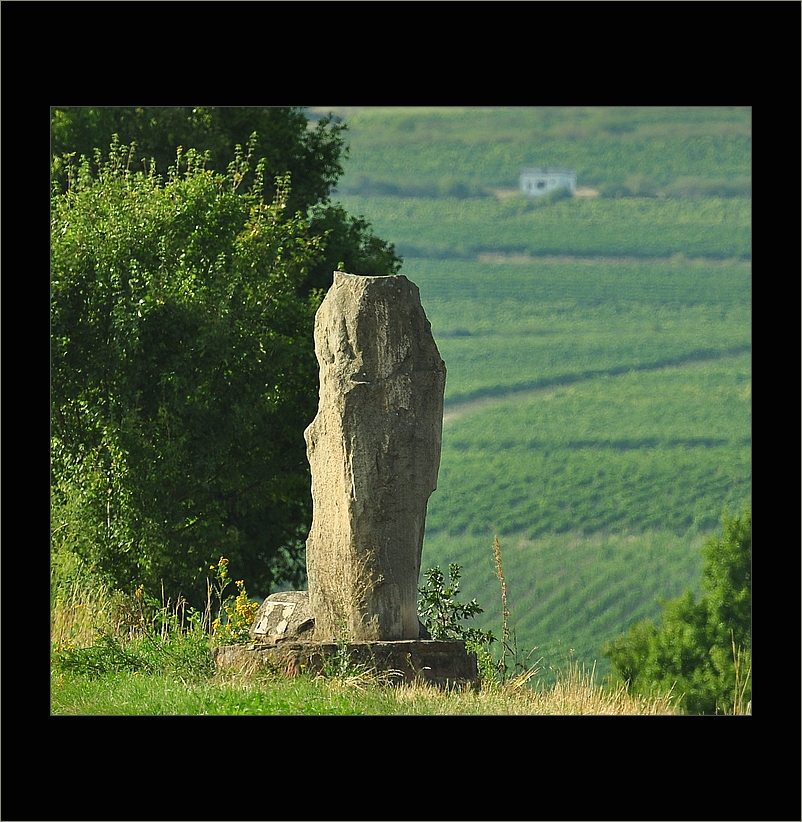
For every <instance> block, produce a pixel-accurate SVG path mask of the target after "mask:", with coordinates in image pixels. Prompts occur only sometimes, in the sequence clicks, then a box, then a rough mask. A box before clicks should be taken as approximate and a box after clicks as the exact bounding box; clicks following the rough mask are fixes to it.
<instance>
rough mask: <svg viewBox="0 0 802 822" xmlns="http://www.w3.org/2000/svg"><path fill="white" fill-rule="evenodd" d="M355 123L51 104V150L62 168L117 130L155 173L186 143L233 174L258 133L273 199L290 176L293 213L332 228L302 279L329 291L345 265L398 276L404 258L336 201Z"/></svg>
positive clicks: (199, 109) (281, 111) (257, 156)
mask: <svg viewBox="0 0 802 822" xmlns="http://www.w3.org/2000/svg"><path fill="white" fill-rule="evenodd" d="M346 131H347V126H346V124H345V123H343V122H342V121H341V120H340V119H339V118H338V117H335V116H333V115H329V116H326V117H322V118H320V119H319V120H318V121H317V122H316V123H315V124H314V125H312V124H311V123H310V122H309V120H308V118H307V116H306V114H305V113H304V110H303V108H302V107H299V106H267V107H266V106H98V107H91V106H90V107H85V106H75V107H55V108H52V109H51V135H52V139H51V154H52V155H53V157H54V158H55V164H56V166H57V167H58V166H59V165H60V164H62V163H63V157H64V155H65V154H74V155H75V156H76V157H80V156H82V155H83V156H86V157H89V158H92V157H93V156H94V151H95V149H97V148H99V147H105V146H107V145H109V143H110V141H111V139H112V135H115V134H116V135H117V136H118V139H119V141H120V142H121V143H123V144H125V145H131V144H134V143H135V144H136V151H135V153H134V155H133V157H132V160H133V161H134V163H135V165H136V167H137V168H140V167H141V166H140V165H139V164H140V163H141V162H144V163H145V166H146V168H147V169H148V170H152V168H153V167H154V166H155V170H156V171H157V172H158V173H160V174H162V175H164V174H166V172H167V169H168V168H169V167H170V166H171V165H172V164H173V163H174V161H175V157H176V151H177V150H178V148H179V147H183V148H184V149H189V148H190V147H192V148H194V149H196V150H197V151H199V152H201V153H204V154H206V155H207V160H206V168H207V169H210V170H212V171H217V172H219V173H225V172H226V171H227V169H228V164H229V163H230V162H231V159H232V158H233V156H234V151H235V146H237V145H245V144H246V143H248V142H249V140H250V139H251V137H252V135H254V134H255V135H256V137H255V140H254V142H253V144H252V145H253V157H254V161H256V160H261V161H263V162H264V170H265V180H264V186H265V199H266V200H267V201H270V200H271V199H272V198H273V197H274V196H275V194H276V189H275V185H274V180H276V179H283V178H284V176H285V175H287V174H289V175H290V179H291V181H292V188H291V190H290V191H289V192H288V193H287V194H286V196H287V202H286V210H287V213H289V214H295V213H296V212H298V211H300V212H301V213H302V214H303V215H304V216H305V217H308V218H309V219H310V221H311V231H312V233H313V234H324V233H327V242H326V244H325V246H324V247H323V248H322V249H321V253H320V255H319V257H318V259H317V261H316V263H315V264H314V265H311V266H310V267H309V270H308V271H307V274H306V277H305V278H304V281H303V282H302V283H301V284H300V287H301V288H302V289H305V290H307V291H309V290H311V289H315V288H328V287H329V286H330V285H331V280H332V271H333V270H334V269H335V268H336V266H337V263H338V262H341V261H342V262H344V263H345V265H346V268H345V270H346V271H349V272H350V273H353V274H360V275H369V276H381V275H388V274H397V273H398V271H399V269H400V266H401V258H400V257H398V256H397V255H396V254H395V248H394V246H393V244H392V243H387V242H385V241H383V240H380V239H379V238H378V237H376V236H375V235H374V234H373V233H372V232H371V226H370V223H368V222H367V221H366V220H365V219H364V217H362V216H360V217H350V216H349V215H347V214H346V213H345V211H344V210H343V208H342V206H338V205H333V204H331V202H330V199H331V191H332V188H333V187H334V185H336V183H337V180H338V179H339V178H340V177H341V176H342V173H343V167H342V163H343V161H344V160H345V159H346V158H347V157H348V146H347V144H346V142H345V133H346ZM244 175H245V176H244V178H243V180H242V185H241V188H242V189H243V190H247V189H248V188H250V186H251V185H252V183H253V179H254V177H253V175H254V169H253V167H251V168H250V169H249V170H247V171H245V172H244Z"/></svg>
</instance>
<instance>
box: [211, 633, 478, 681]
mask: <svg viewBox="0 0 802 822" xmlns="http://www.w3.org/2000/svg"><path fill="white" fill-rule="evenodd" d="M347 648H348V655H349V657H350V659H351V662H352V663H353V664H354V665H355V666H360V667H365V668H367V669H369V670H373V671H375V672H376V673H379V674H381V673H390V674H392V678H391V679H390V682H391V683H392V684H398V685H400V684H403V683H409V682H414V681H417V680H420V681H423V682H427V683H429V684H432V685H438V686H441V687H452V686H464V685H469V686H472V687H476V686H477V685H478V683H479V676H478V671H477V665H476V654H471V653H468V652H467V651H466V650H465V643H464V642H462V641H461V640H402V641H398V642H354V643H349V644H348V646H347ZM338 651H339V648H338V646H337V645H335V644H334V643H325V642H297V641H289V640H288V641H287V642H280V643H278V644H274V643H253V644H252V645H226V646H222V647H219V648H215V651H214V654H215V662H216V664H217V667H218V669H220V670H223V671H225V670H237V671H241V672H246V673H252V672H256V671H258V670H260V669H262V670H264V669H266V668H267V669H271V670H273V671H277V672H279V673H281V674H283V675H284V676H287V677H295V676H298V675H299V674H300V673H304V672H305V673H310V674H317V673H321V672H322V671H323V670H324V661H325V659H326V658H327V657H332V656H334V655H335V654H336V653H338Z"/></svg>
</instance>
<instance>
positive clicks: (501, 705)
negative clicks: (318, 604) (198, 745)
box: [51, 665, 679, 716]
mask: <svg viewBox="0 0 802 822" xmlns="http://www.w3.org/2000/svg"><path fill="white" fill-rule="evenodd" d="M675 702H676V700H674V699H671V698H652V699H647V698H642V697H638V696H632V695H629V694H628V693H627V692H626V689H625V688H624V687H623V686H619V687H617V688H615V689H612V690H610V689H606V688H604V687H602V686H601V685H599V684H598V683H597V680H596V676H595V672H594V671H593V670H592V669H591V670H589V671H588V670H584V669H582V668H581V667H579V666H576V665H575V666H573V667H571V668H569V669H568V671H567V672H566V674H565V676H563V677H561V678H560V679H559V680H558V682H557V683H556V685H554V686H552V687H546V688H543V689H538V688H507V689H493V688H483V689H480V690H479V691H473V690H471V689H467V690H464V691H457V690H454V691H449V692H445V691H442V690H440V689H439V688H436V687H433V686H428V685H421V684H417V685H402V686H387V685H377V684H373V683H369V682H368V683H365V682H364V681H363V682H362V684H361V685H360V686H359V687H355V686H354V685H349V684H344V683H343V682H341V681H339V680H320V679H318V680H315V679H312V678H311V677H308V676H305V675H302V676H300V677H298V678H296V679H290V680H285V679H281V678H278V677H259V676H251V677H238V676H233V675H231V674H228V675H218V676H217V677H215V678H213V679H211V680H208V681H200V682H187V681H184V680H182V679H180V678H174V677H166V676H142V675H136V674H133V673H125V674H115V675H109V676H106V677H103V678H100V679H94V680H90V679H87V678H85V677H76V678H74V679H70V680H66V679H65V681H64V682H63V684H60V683H59V680H58V677H57V676H56V675H51V713H52V714H53V715H55V716H75V715H81V716H87V715H95V716H100V715H106V716H109V715H114V716H221V715H225V716H326V715H336V716H443V715H447V716H461V715H462V716H486V715H654V714H675V713H678V712H679V711H678V708H677V707H676V705H675V704H674V703H675Z"/></svg>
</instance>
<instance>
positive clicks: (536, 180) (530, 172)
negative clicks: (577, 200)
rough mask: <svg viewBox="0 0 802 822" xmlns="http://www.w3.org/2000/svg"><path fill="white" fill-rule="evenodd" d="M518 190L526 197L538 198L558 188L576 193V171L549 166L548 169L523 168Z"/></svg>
mask: <svg viewBox="0 0 802 822" xmlns="http://www.w3.org/2000/svg"><path fill="white" fill-rule="evenodd" d="M518 188H519V189H520V190H521V193H522V194H526V195H527V197H540V196H541V194H548V193H549V192H550V191H555V190H556V189H558V188H567V189H568V190H569V191H570V192H571V194H574V193H575V192H576V171H574V169H572V168H561V167H560V166H551V167H549V168H525V169H524V170H523V171H522V172H521V177H520V179H519V181H518Z"/></svg>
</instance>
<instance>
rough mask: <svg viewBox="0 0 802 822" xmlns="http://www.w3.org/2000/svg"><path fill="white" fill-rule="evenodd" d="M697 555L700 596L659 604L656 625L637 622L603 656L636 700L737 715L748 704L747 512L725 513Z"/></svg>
mask: <svg viewBox="0 0 802 822" xmlns="http://www.w3.org/2000/svg"><path fill="white" fill-rule="evenodd" d="M702 553H703V556H704V558H705V566H704V570H703V572H702V588H703V590H704V591H705V595H704V596H702V598H701V599H700V600H699V601H698V602H697V601H696V600H695V597H694V595H693V593H692V592H691V591H686V593H685V594H684V595H683V596H681V597H679V598H678V599H675V600H670V601H665V602H663V614H662V619H661V624H660V625H659V626H656V625H653V624H652V623H650V622H641V623H637V624H636V625H633V626H632V627H631V628H630V629H629V631H628V633H627V634H625V635H623V636H620V637H618V638H617V639H616V640H614V641H613V642H608V643H606V645H605V646H604V649H603V651H602V654H603V656H606V657H609V659H610V661H611V662H612V665H613V670H614V672H615V673H616V674H617V676H619V677H620V678H621V679H623V680H626V681H629V683H630V687H631V688H632V689H633V690H634V691H635V692H637V693H641V694H652V693H655V692H660V693H664V694H665V693H667V692H668V691H670V690H672V689H673V692H674V693H675V694H682V696H683V701H682V703H681V704H682V705H683V706H684V709H685V711H687V712H688V713H692V714H714V713H730V714H731V713H740V712H742V711H743V706H744V705H751V699H752V684H751V662H752V622H751V619H752V613H751V609H752V515H751V511H749V510H748V509H747V510H746V511H745V512H744V513H743V514H742V515H741V516H735V517H729V516H727V515H726V514H725V516H724V518H723V533H722V535H721V536H720V537H718V538H716V537H713V538H711V539H709V540H708V541H707V543H706V544H705V546H704V548H703V549H702Z"/></svg>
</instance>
